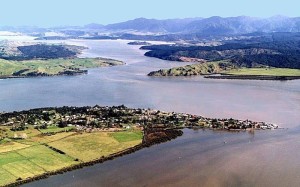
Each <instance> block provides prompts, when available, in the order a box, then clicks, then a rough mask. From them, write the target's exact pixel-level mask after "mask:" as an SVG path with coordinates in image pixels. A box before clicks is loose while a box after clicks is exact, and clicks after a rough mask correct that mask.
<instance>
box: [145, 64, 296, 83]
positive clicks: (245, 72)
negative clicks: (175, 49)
mask: <svg viewBox="0 0 300 187" xmlns="http://www.w3.org/2000/svg"><path fill="white" fill-rule="evenodd" d="M215 74H219V75H215ZM194 75H204V78H214V79H256V80H293V79H300V70H299V69H289V68H272V67H260V68H241V67H238V66H236V65H234V64H233V63H231V62H230V61H219V62H205V63H197V64H192V65H186V66H182V67H175V68H171V69H161V70H158V71H153V72H150V73H149V74H148V76H157V77H161V76H194Z"/></svg>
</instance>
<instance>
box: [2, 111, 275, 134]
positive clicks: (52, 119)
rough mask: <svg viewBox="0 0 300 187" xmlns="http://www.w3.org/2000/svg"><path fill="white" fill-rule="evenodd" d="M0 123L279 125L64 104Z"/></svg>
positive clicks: (90, 127) (92, 127)
mask: <svg viewBox="0 0 300 187" xmlns="http://www.w3.org/2000/svg"><path fill="white" fill-rule="evenodd" d="M0 125H6V126H11V127H12V130H16V131H17V130H22V129H23V128H26V126H27V125H34V126H35V127H36V128H47V127H49V126H53V125H56V126H58V127H67V126H74V127H76V129H77V130H80V131H88V132H92V131H99V130H103V131H105V130H107V131H116V130H124V129H130V128H141V129H142V128H145V127H147V128H153V127H163V128H175V127H206V128H213V129H225V130H242V129H276V128H278V126H277V125H275V124H268V123H264V122H253V121H250V120H244V121H243V120H236V119H213V118H204V117H201V116H197V115H191V114H184V113H175V112H163V111H159V110H151V109H132V108H127V107H125V106H124V105H121V106H114V107H107V106H106V107H100V106H98V105H96V106H94V107H60V108H43V109H33V110H29V111H21V112H14V113H2V114H0Z"/></svg>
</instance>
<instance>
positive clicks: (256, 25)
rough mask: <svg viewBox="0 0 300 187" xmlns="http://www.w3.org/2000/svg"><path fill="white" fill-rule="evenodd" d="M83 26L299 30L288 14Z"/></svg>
mask: <svg viewBox="0 0 300 187" xmlns="http://www.w3.org/2000/svg"><path fill="white" fill-rule="evenodd" d="M85 28H87V29H90V28H93V29H95V28H96V29H100V30H106V31H113V32H116V31H122V32H124V31H136V32H151V33H160V34H166V33H176V34H178V33H181V34H191V33H193V34H194V33H197V34H201V33H202V34H207V35H219V34H222V35H224V34H229V35H230V34H246V33H253V32H300V17H296V18H290V17H285V16H273V17H270V18H254V17H247V16H239V17H228V18H222V17H218V16H214V17H210V18H186V19H167V20H156V19H146V18H138V19H134V20H130V21H126V22H121V23H116V24H110V25H106V26H104V25H100V24H90V25H86V26H85Z"/></svg>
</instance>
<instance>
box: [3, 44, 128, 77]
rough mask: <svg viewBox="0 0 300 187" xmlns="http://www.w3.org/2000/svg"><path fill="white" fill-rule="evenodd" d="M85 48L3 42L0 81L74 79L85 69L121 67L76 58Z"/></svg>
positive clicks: (107, 61) (110, 62)
mask: <svg viewBox="0 0 300 187" xmlns="http://www.w3.org/2000/svg"><path fill="white" fill-rule="evenodd" d="M83 49H85V47H81V46H70V45H61V44H59V45H58V44H56V45H54V44H52V45H48V44H34V45H32V44H26V43H25V44H24V43H14V42H5V43H2V45H0V79H5V78H25V77H38V76H57V75H78V74H85V73H87V72H88V70H87V69H88V68H98V67H107V66H116V65H123V64H124V63H123V62H121V61H118V60H113V59H107V58H100V57H99V58H78V57H77V55H78V54H80V53H81V51H82V50H83Z"/></svg>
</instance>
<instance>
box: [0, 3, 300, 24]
mask: <svg viewBox="0 0 300 187" xmlns="http://www.w3.org/2000/svg"><path fill="white" fill-rule="evenodd" d="M299 7H300V1H299V0H105V1H104V0H0V26H25V25H26V26H40V27H51V26H66V25H68V26H71V25H79V26H82V25H85V24H89V23H100V24H105V25H106V24H110V23H117V22H122V21H127V20H131V19H135V18H140V17H144V18H154V19H170V18H189V17H204V18H206V17H211V16H221V17H233V16H241V15H243V16H252V17H271V16H275V15H283V16H289V17H300V8H299Z"/></svg>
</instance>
